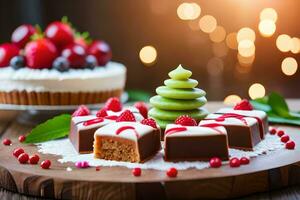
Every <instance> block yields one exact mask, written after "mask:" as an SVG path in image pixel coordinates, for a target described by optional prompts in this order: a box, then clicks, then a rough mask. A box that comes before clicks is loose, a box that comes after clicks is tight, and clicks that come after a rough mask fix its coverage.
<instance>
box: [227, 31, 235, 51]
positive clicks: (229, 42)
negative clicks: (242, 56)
mask: <svg viewBox="0 0 300 200" xmlns="http://www.w3.org/2000/svg"><path fill="white" fill-rule="evenodd" d="M226 44H227V46H228V47H229V48H230V49H237V47H238V43H237V33H234V32H233V33H229V34H228V35H227V36H226Z"/></svg>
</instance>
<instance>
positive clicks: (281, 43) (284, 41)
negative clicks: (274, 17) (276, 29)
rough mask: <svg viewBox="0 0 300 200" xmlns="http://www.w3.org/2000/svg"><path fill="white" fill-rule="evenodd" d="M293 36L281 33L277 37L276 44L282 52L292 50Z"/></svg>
mask: <svg viewBox="0 0 300 200" xmlns="http://www.w3.org/2000/svg"><path fill="white" fill-rule="evenodd" d="M290 42H291V37H290V36H289V35H286V34H282V35H279V36H278V37H277V39H276V46H277V48H278V49H279V50H280V51H282V52H288V51H289V50H290V47H291V45H290Z"/></svg>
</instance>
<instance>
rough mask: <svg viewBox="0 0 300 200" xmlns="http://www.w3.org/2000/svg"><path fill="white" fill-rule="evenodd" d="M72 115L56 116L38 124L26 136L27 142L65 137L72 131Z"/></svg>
mask: <svg viewBox="0 0 300 200" xmlns="http://www.w3.org/2000/svg"><path fill="white" fill-rule="evenodd" d="M70 122H71V115H69V114H63V115H59V116H56V117H54V118H52V119H49V120H47V121H46V122H44V123H42V124H39V125H38V126H36V127H35V128H34V129H32V131H31V132H30V133H29V135H27V136H26V140H25V143H39V142H46V141H49V140H54V139H58V138H62V137H65V136H67V135H68V134H69V131H70Z"/></svg>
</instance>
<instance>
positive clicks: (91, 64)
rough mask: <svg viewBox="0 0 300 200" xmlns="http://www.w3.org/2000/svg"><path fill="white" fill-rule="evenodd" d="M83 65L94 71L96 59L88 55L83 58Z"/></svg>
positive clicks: (96, 63)
mask: <svg viewBox="0 0 300 200" xmlns="http://www.w3.org/2000/svg"><path fill="white" fill-rule="evenodd" d="M85 64H86V67H87V68H90V69H94V68H95V67H96V66H97V65H98V62H97V58H96V57H95V56H93V55H88V56H87V57H86V58H85Z"/></svg>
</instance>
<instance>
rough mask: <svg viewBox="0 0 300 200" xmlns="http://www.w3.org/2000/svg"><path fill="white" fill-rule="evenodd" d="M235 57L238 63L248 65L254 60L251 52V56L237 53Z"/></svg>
mask: <svg viewBox="0 0 300 200" xmlns="http://www.w3.org/2000/svg"><path fill="white" fill-rule="evenodd" d="M237 58H238V61H239V63H240V65H242V66H249V65H252V63H253V62H254V59H255V54H253V55H252V56H249V57H244V56H242V55H240V54H239V53H238V54H237Z"/></svg>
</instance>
